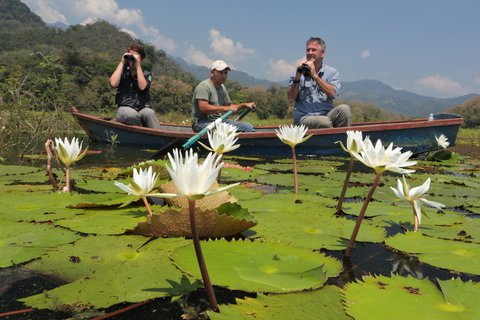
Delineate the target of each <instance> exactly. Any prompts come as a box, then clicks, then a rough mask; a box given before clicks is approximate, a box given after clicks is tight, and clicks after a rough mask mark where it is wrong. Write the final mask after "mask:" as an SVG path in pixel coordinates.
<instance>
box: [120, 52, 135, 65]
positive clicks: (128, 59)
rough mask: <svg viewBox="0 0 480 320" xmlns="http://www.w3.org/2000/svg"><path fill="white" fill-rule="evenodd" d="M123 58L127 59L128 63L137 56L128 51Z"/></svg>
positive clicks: (133, 60)
mask: <svg viewBox="0 0 480 320" xmlns="http://www.w3.org/2000/svg"><path fill="white" fill-rule="evenodd" d="M123 59H125V62H126V63H129V62H135V57H134V56H133V55H131V54H128V53H127V54H125V55H123Z"/></svg>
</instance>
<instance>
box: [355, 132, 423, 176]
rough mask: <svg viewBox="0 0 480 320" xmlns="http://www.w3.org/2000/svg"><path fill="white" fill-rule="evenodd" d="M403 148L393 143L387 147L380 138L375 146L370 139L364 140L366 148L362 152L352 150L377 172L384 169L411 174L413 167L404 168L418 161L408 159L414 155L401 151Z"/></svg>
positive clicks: (359, 158)
mask: <svg viewBox="0 0 480 320" xmlns="http://www.w3.org/2000/svg"><path fill="white" fill-rule="evenodd" d="M401 150H402V148H401V147H397V148H395V149H394V148H393V143H390V145H389V146H388V147H387V148H385V147H383V145H382V141H381V140H380V139H378V140H377V142H376V144H375V146H374V145H373V143H372V142H371V140H370V139H365V140H364V148H363V150H362V151H360V153H358V152H355V151H352V152H351V155H353V156H354V157H355V158H356V159H358V160H359V161H360V162H362V163H363V164H365V165H366V166H367V167H370V168H373V169H374V170H375V172H377V173H382V172H384V171H392V172H397V173H402V174H410V173H412V172H415V170H412V169H404V167H410V166H413V165H415V164H416V163H417V162H416V161H408V159H409V158H410V157H411V156H412V152H411V151H406V152H401Z"/></svg>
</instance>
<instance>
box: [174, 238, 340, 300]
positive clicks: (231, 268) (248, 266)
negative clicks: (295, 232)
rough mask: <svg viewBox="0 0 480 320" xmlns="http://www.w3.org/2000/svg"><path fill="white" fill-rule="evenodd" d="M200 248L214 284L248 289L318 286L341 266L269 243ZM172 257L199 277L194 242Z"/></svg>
mask: <svg viewBox="0 0 480 320" xmlns="http://www.w3.org/2000/svg"><path fill="white" fill-rule="evenodd" d="M202 251H203V254H204V256H205V261H206V264H207V268H208V270H209V274H210V278H211V281H212V283H213V284H215V285H218V286H224V287H228V288H230V289H237V290H244V291H250V292H251V291H259V292H292V291H301V290H305V289H311V288H320V287H321V286H323V284H324V283H325V281H326V280H327V279H328V278H329V277H333V276H336V275H338V274H339V272H340V271H341V269H342V265H341V263H340V262H339V261H337V260H336V259H333V258H329V257H326V256H325V255H323V254H321V253H318V252H312V251H311V250H307V249H301V248H294V247H290V246H285V245H281V244H272V243H268V242H259V241H256V242H252V241H248V240H246V241H231V242H227V241H224V240H218V241H208V242H202ZM172 258H173V260H174V261H175V263H176V264H177V265H178V266H179V267H180V268H181V269H183V270H185V271H187V272H189V273H191V274H193V275H194V276H196V277H197V278H200V277H201V275H200V271H199V268H198V264H197V260H196V256H195V252H194V248H193V245H188V246H184V247H180V248H178V249H177V250H175V251H174V252H173V255H172Z"/></svg>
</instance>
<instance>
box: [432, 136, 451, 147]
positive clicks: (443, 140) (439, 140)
mask: <svg viewBox="0 0 480 320" xmlns="http://www.w3.org/2000/svg"><path fill="white" fill-rule="evenodd" d="M435 139H436V140H437V143H438V145H439V146H440V147H442V148H443V149H447V148H448V146H449V145H450V142H448V138H447V137H446V136H445V135H444V134H443V133H442V134H441V135H440V137H438V138H437V136H436V135H435Z"/></svg>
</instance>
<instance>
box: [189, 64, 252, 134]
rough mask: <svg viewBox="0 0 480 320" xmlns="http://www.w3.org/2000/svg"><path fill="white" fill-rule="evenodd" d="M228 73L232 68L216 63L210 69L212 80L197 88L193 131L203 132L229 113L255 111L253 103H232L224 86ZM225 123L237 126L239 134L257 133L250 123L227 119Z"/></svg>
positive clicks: (194, 100)
mask: <svg viewBox="0 0 480 320" xmlns="http://www.w3.org/2000/svg"><path fill="white" fill-rule="evenodd" d="M228 71H230V68H229V67H228V65H227V64H226V63H225V61H223V60H217V61H214V62H213V64H212V67H211V68H210V78H209V79H206V80H203V81H202V82H200V83H199V84H198V85H197V87H196V88H195V90H194V92H193V99H192V105H193V106H192V116H193V119H192V129H193V131H195V132H199V131H201V130H202V129H203V128H205V127H206V126H208V125H209V124H210V123H211V122H213V121H215V119H218V118H220V117H221V116H222V114H223V113H225V112H227V111H230V110H232V111H233V112H234V113H236V112H237V111H238V110H241V109H246V108H249V109H251V110H253V109H254V107H255V103H253V102H244V103H238V104H233V103H232V100H231V99H230V96H229V95H228V91H227V88H226V87H225V86H224V85H223V83H224V82H225V81H226V80H227V76H228ZM225 122H226V123H229V124H231V125H233V126H236V127H237V128H238V131H239V132H249V131H255V129H254V128H253V126H252V125H251V124H250V123H248V122H240V121H234V120H231V119H226V120H225Z"/></svg>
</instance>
